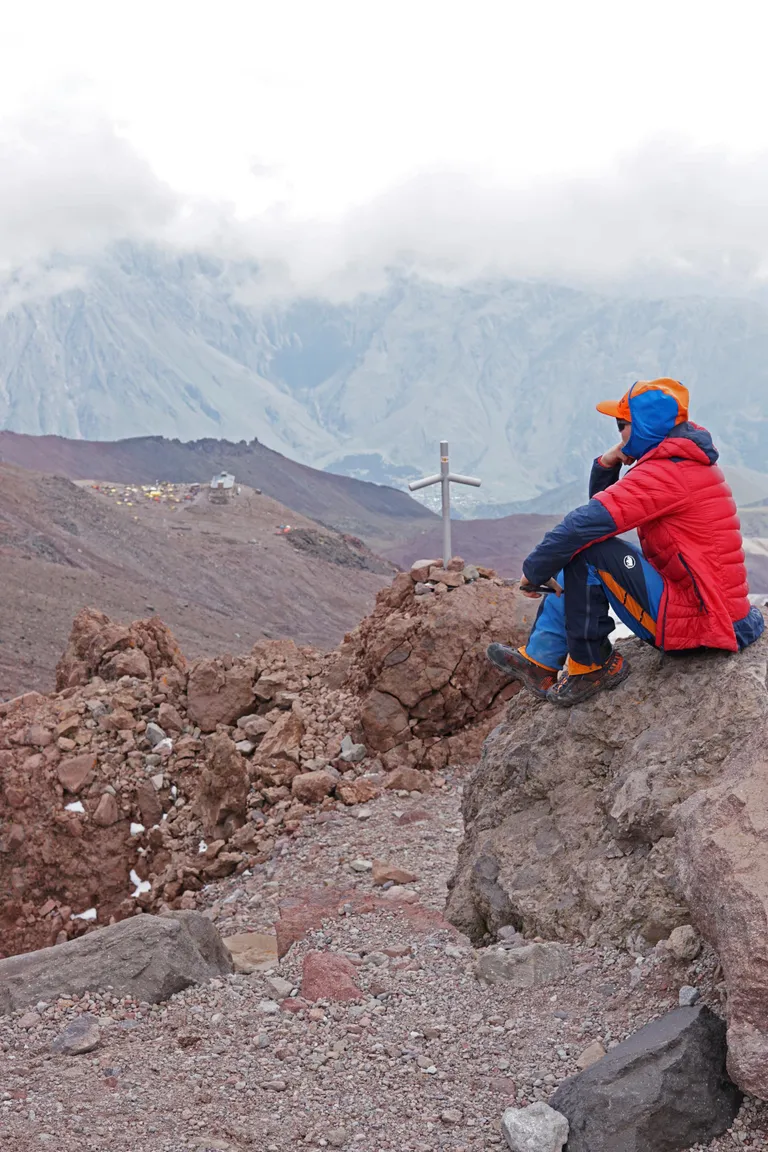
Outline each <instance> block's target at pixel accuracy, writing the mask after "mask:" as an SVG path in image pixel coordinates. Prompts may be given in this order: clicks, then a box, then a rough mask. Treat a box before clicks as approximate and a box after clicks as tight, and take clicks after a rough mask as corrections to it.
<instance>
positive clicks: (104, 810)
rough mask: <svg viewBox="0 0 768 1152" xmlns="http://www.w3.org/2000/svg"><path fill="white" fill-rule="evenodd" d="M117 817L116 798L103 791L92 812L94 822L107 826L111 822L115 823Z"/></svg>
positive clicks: (118, 814)
mask: <svg viewBox="0 0 768 1152" xmlns="http://www.w3.org/2000/svg"><path fill="white" fill-rule="evenodd" d="M119 819H120V809H119V808H118V807H117V800H115V798H114V796H112V795H111V794H110V793H109V792H105V793H104V794H103V796H102V797H101V799H100V800H99V803H98V805H97V806H96V811H95V812H94V814H93V821H94V823H95V824H99V825H100V826H101V827H102V828H109V827H110V826H111V825H112V824H117V822H118V820H119Z"/></svg>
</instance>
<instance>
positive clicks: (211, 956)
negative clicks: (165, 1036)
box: [0, 912, 232, 1014]
mask: <svg viewBox="0 0 768 1152" xmlns="http://www.w3.org/2000/svg"><path fill="white" fill-rule="evenodd" d="M231 971H232V960H231V957H230V954H229V952H228V951H227V949H226V948H225V947H224V945H223V943H222V941H221V937H220V936H219V934H218V932H217V931H216V929H215V928H214V926H213V924H212V923H211V922H210V920H209V919H208V918H207V917H205V916H202V915H199V914H198V913H197V912H177V913H172V914H170V915H169V916H136V917H134V918H133V919H131V920H126V921H123V922H122V923H120V924H113V925H112V926H111V927H109V928H103V929H101V930H100V931H98V932H91V933H90V934H89V935H87V936H83V937H81V938H80V939H79V940H72V941H70V942H69V943H67V944H61V945H59V947H57V948H43V949H42V950H41V951H39V952H27V953H26V954H25V955H23V956H12V957H11V958H10V959H8V960H0V1014H5V1013H8V1012H14V1011H16V1010H17V1009H18V1008H25V1007H26V1006H27V1005H29V1004H36V1003H37V1002H38V1001H40V1000H56V999H57V998H58V997H60V996H82V995H83V993H84V992H85V991H88V990H91V991H96V990H97V989H104V988H107V987H109V988H110V989H111V991H112V995H114V996H130V997H132V998H133V999H134V1000H137V1001H145V1002H146V1003H148V1004H155V1003H157V1002H158V1001H160V1000H167V999H168V997H169V996H172V995H173V994H174V992H181V991H182V989H184V988H188V987H189V986H190V985H191V984H200V983H203V982H204V981H206V980H211V979H212V978H213V977H214V976H226V975H228V974H229V973H230V972H231Z"/></svg>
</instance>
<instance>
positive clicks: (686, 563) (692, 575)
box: [677, 552, 707, 612]
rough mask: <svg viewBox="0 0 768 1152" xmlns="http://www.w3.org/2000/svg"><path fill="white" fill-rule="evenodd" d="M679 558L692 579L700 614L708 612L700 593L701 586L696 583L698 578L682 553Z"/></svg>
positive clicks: (678, 555)
mask: <svg viewBox="0 0 768 1152" xmlns="http://www.w3.org/2000/svg"><path fill="white" fill-rule="evenodd" d="M677 558H678V560H679V561H680V563H681V564H682V566H683V568H685V570H686V572H687V573H688V575H689V577H690V580H691V584H692V585H693V590H694V592H695V593H696V595H697V597H698V599H699V611H700V612H706V611H707V606H706V604H705V603H704V597H703V596H702V594H701V592H700V591H699V586H698V584H697V583H696V577H695V576H694V574H693V572H691V569H690V565H689V564H688V562H687V561H686V559H685V556H683V554H682V552H678V554H677Z"/></svg>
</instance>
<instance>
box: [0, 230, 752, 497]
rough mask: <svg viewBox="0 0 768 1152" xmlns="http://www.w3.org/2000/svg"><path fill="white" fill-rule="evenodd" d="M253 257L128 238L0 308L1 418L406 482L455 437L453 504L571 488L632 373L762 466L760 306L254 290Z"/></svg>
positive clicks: (487, 289) (552, 289) (33, 430)
mask: <svg viewBox="0 0 768 1152" xmlns="http://www.w3.org/2000/svg"><path fill="white" fill-rule="evenodd" d="M257 286H258V269H256V268H254V267H252V266H250V265H245V264H243V265H236V264H233V263H224V262H223V261H219V260H214V259H211V258H208V257H205V256H201V255H197V254H189V255H183V256H175V255H171V254H169V253H165V252H163V251H160V250H157V249H153V248H140V247H135V246H131V245H127V244H124V245H120V246H118V247H117V248H116V249H115V250H114V251H113V252H112V253H111V255H110V256H109V257H108V258H106V259H104V260H103V261H102V262H101V263H100V264H99V265H97V266H95V267H93V268H92V269H90V270H88V273H87V275H86V276H85V277H84V278H83V281H82V283H81V284H80V286H78V287H71V288H68V289H67V290H66V291H63V292H60V293H59V294H58V295H55V296H52V297H49V298H47V299H41V300H30V301H27V302H26V303H22V304H17V305H16V306H14V307H12V308H11V309H10V310H8V311H6V312H5V313H4V314H2V315H1V316H0V426H2V427H5V428H6V429H10V430H13V431H18V432H25V433H30V434H34V435H41V434H53V435H63V436H67V437H71V438H87V439H90V440H112V439H118V438H125V437H137V436H146V435H163V436H165V437H168V438H180V439H182V440H193V439H198V438H200V437H211V438H216V439H220V438H227V439H230V440H239V439H241V438H243V439H246V440H251V439H252V438H253V437H254V436H256V437H257V438H258V439H259V440H260V441H261V442H263V443H265V444H268V445H270V446H271V447H273V448H275V449H276V450H277V451H279V452H281V453H283V454H285V455H288V456H290V457H293V458H294V459H296V460H300V461H302V462H303V463H306V464H311V465H313V466H314V467H316V468H323V469H328V470H332V471H335V472H339V473H345V474H350V475H353V476H357V477H358V478H360V479H371V480H376V481H378V482H382V481H383V482H389V483H393V484H396V485H397V486H399V487H403V486H404V485H405V482H406V480H407V479H409V478H410V477H415V476H417V475H419V474H423V473H424V472H426V471H429V472H432V471H434V469H435V465H436V456H437V446H438V442H439V440H440V439H441V438H446V439H448V440H449V442H450V443H451V452H452V462H453V464H454V467H455V468H456V469H457V470H460V471H463V472H471V473H474V474H477V475H478V476H480V477H481V478H482V480H483V488H482V489H481V490H480V491H479V492H477V493H472V494H467V493H466V492H462V493H457V499H458V501H459V503H460V504H461V502H463V503H464V505H465V507H466V506H468V501H469V499H470V498H471V499H476V500H477V501H478V502H480V503H481V504H485V505H487V504H497V503H502V504H506V505H510V506H511V504H513V503H515V502H518V503H519V502H521V501H528V500H531V499H535V498H536V497H537V496H539V495H541V494H542V493H546V492H549V491H551V490H552V489H556V488H559V487H561V486H564V485H568V484H570V483H572V482H574V481H575V482H579V481H580V479H581V477H582V476H583V475H584V472H585V468H586V467H587V466H588V463H589V460H590V459H591V457H592V456H593V455H594V454H595V453H596V452H598V451H599V450H601V449H602V448H603V447H605V445H606V443H609V442H610V441H611V440H612V439H613V436H614V434H615V433H614V429H613V427H612V425H611V423H610V422H609V421H606V419H605V418H604V417H600V416H598V415H597V413H596V412H595V411H594V403H595V401H596V400H598V399H600V398H603V397H605V396H614V395H618V394H620V393H621V392H622V391H623V390H625V389H626V388H627V387H628V386H629V385H630V384H631V383H632V381H633V380H635V379H637V378H647V377H652V376H656V375H661V374H664V375H673V376H676V377H678V378H680V379H683V380H684V381H685V382H686V384H687V385H688V386H689V387H690V389H691V392H692V398H693V411H692V415H693V417H694V419H696V420H697V421H698V422H700V423H703V424H706V425H708V426H709V427H710V428H711V430H712V432H713V435H714V437H715V441H716V443H717V444H718V446H719V448H720V449H721V451H722V454H723V459H724V461H725V463H727V464H730V465H733V466H738V467H746V468H750V469H752V470H754V471H757V472H768V305H767V304H766V303H765V302H764V301H763V300H761V299H757V298H755V299H746V298H741V299H737V298H734V299H723V298H717V297H713V296H707V297H704V296H687V297H682V296H681V297H675V298H669V299H658V298H656V299H650V298H641V297H639V296H619V295H616V296H607V295H601V294H599V293H596V292H588V291H579V290H576V289H572V288H565V287H561V286H558V285H554V284H545V283H535V282H527V281H506V282H494V283H481V284H473V285H469V286H465V287H444V286H440V285H436V284H428V283H424V282H420V281H413V280H407V279H402V280H400V281H397V282H394V283H393V284H392V285H391V287H390V288H389V289H388V290H387V291H385V292H382V293H380V294H378V295H368V296H361V297H360V298H358V299H357V300H356V301H354V302H353V303H349V304H333V303H329V302H323V301H300V302H296V303H293V304H283V305H277V304H273V305H271V306H269V307H268V306H266V305H264V304H263V303H261V304H257V303H253V302H252V301H253V300H254V299H256V296H255V287H257Z"/></svg>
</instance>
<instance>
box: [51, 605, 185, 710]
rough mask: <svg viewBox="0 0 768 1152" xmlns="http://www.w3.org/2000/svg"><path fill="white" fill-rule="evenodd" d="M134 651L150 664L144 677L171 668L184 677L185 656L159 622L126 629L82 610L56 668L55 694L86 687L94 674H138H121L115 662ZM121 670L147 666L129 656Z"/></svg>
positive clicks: (138, 623)
mask: <svg viewBox="0 0 768 1152" xmlns="http://www.w3.org/2000/svg"><path fill="white" fill-rule="evenodd" d="M137 649H138V650H139V651H140V654H141V653H143V655H144V657H146V659H147V660H148V662H149V673H148V674H147V675H153V674H155V673H158V675H159V671H160V669H167V670H171V669H173V670H175V671H176V673H177V674H179V676H183V674H184V672H185V669H186V665H185V661H184V657H183V656H182V654H181V651H180V650H179V646H178V644H177V643H176V641H175V639H174V637H173V635H172V633H171V632H170V630H169V629H168V628H166V626H165V625H164V624H163V622H162V621H161V620H158V619H157V618H153V619H152V620H136V621H134V622H133V624H131V625H130V627H126V626H125V625H123V624H117V623H115V622H114V621H112V620H110V618H109V617H108V616H106V615H105V614H104V613H103V612H98V611H97V610H96V609H95V608H83V610H82V611H81V612H79V613H78V614H77V616H76V617H75V621H74V623H73V625H72V632H71V633H70V637H69V643H68V644H67V650H66V652H65V653H64V655H63V656H62V658H61V660H60V661H59V663H58V664H57V665H56V690H57V692H62V691H64V690H65V689H66V688H71V687H75V686H77V685H80V684H87V683H88V681H89V680H90V679H91V677H93V676H96V675H100V676H104V677H105V678H107V679H110V678H111V679H117V678H118V677H119V676H120V675H137V674H139V673H138V671H132V672H121V671H120V670H119V669H120V665H119V664H116V663H114V657H115V655H116V654H117V653H128V652H129V651H130V650H134V651H135V650H137ZM124 667H133V668H135V669H137V670H139V669H141V670H143V669H145V667H146V666H145V664H144V661H143V660H141V659H139V660H134V659H133V658H132V657H131V658H130V659H129V660H128V661H127V663H126V664H125V665H124ZM143 678H146V677H143Z"/></svg>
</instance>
